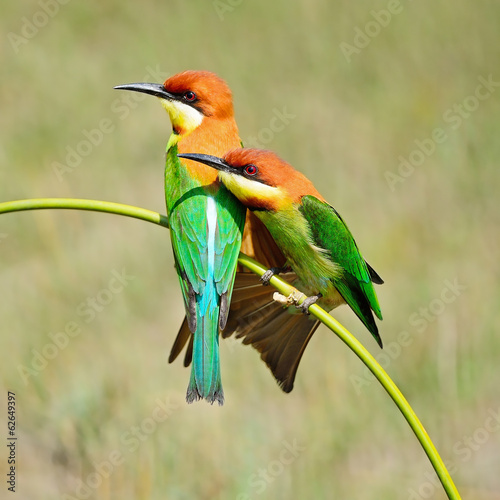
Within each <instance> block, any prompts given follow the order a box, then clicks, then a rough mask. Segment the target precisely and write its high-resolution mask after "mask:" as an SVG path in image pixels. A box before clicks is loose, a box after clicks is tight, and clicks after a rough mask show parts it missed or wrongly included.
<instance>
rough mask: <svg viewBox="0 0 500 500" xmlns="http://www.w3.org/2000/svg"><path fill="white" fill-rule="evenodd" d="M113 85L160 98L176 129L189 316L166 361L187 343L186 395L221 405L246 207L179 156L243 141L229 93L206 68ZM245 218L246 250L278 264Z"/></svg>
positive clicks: (175, 238) (175, 208)
mask: <svg viewBox="0 0 500 500" xmlns="http://www.w3.org/2000/svg"><path fill="white" fill-rule="evenodd" d="M115 88H116V89H120V90H131V91H135V92H143V93H145V94H150V95H153V96H156V97H158V98H159V99H160V102H161V104H162V106H163V107H164V108H165V110H166V111H167V112H168V114H169V116H170V120H171V123H172V129H173V131H172V134H171V136H170V138H169V140H168V143H167V149H166V153H167V154H166V166H165V197H166V205H167V214H168V220H169V224H170V230H171V231H170V234H171V240H172V247H173V253H174V258H175V267H176V270H177V274H178V276H179V281H180V285H181V290H182V295H183V298H184V305H185V310H186V318H185V320H184V322H183V324H182V326H181V329H180V331H179V334H178V336H177V339H176V341H175V343H174V346H173V347H172V352H171V355H170V358H169V361H172V360H173V359H175V357H177V355H178V354H179V352H180V351H181V350H182V348H183V347H184V345H185V344H186V343H187V344H188V348H187V352H186V358H185V362H184V364H185V365H186V366H187V365H189V363H190V362H191V359H193V366H192V369H191V378H190V382H189V386H188V390H187V395H186V400H187V401H188V402H189V403H191V402H193V401H196V400H198V399H201V398H204V399H206V400H208V401H209V402H210V403H213V402H214V401H217V402H218V403H219V404H223V401H224V393H223V390H222V384H221V375H220V363H219V330H223V329H224V327H225V326H226V322H227V318H228V313H229V305H230V302H231V293H232V288H233V283H234V278H235V273H236V266H237V258H238V253H239V251H240V246H241V241H242V233H243V227H244V223H245V213H246V209H245V207H244V206H242V205H241V204H240V203H239V202H238V200H237V199H236V198H235V197H234V195H233V194H232V193H231V192H230V191H228V190H227V189H226V188H225V187H224V185H222V184H221V183H220V182H219V181H218V179H217V173H216V172H215V171H214V170H213V169H212V168H209V167H206V166H204V165H200V164H199V163H197V162H193V161H190V160H184V159H182V160H181V159H179V158H178V157H177V153H183V152H189V151H198V152H201V153H205V154H210V155H216V156H222V155H223V154H225V153H226V152H227V151H229V150H230V149H234V148H238V147H240V146H241V140H240V138H239V134H238V128H237V125H236V121H235V119H234V112H233V102H232V94H231V90H230V89H229V87H228V85H227V84H226V83H225V82H224V81H223V80H222V79H221V78H219V77H218V76H217V75H215V74H213V73H211V72H208V71H184V72H182V73H179V74H176V75H174V76H172V77H170V78H168V79H167V80H166V81H165V82H164V83H163V84H158V83H132V84H126V85H119V86H117V87H115ZM248 217H249V218H248V221H247V226H248V230H247V231H246V233H245V235H244V239H245V241H246V242H247V243H246V245H245V247H246V251H247V252H248V253H249V254H251V255H253V256H255V257H256V258H257V259H259V260H261V261H264V262H266V261H268V262H269V263H270V265H277V263H279V262H280V260H283V256H282V255H281V254H280V252H279V250H278V249H277V247H276V246H275V245H274V243H273V241H272V238H270V236H269V233H268V232H267V230H266V229H265V227H264V226H262V224H260V223H259V221H258V220H256V219H255V218H254V217H252V216H251V215H249V216H248ZM250 231H251V232H250ZM273 252H274V254H273Z"/></svg>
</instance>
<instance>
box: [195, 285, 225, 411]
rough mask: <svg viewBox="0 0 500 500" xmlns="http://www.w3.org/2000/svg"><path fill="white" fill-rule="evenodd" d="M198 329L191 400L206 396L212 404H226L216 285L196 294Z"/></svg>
mask: <svg viewBox="0 0 500 500" xmlns="http://www.w3.org/2000/svg"><path fill="white" fill-rule="evenodd" d="M197 299H198V300H197V307H196V311H197V313H196V331H195V332H194V341H193V364H192V367H191V378H190V381H189V386H188V390H187V395H186V400H187V402H188V403H192V402H193V401H198V400H199V399H206V400H207V401H208V402H209V403H212V404H213V403H214V402H215V401H217V403H219V405H222V404H223V403H224V392H223V390H222V382H221V375H220V361H219V305H220V304H219V302H220V298H219V295H218V293H217V290H216V289H215V286H213V283H212V285H211V286H206V287H205V291H204V294H203V296H198V297H197Z"/></svg>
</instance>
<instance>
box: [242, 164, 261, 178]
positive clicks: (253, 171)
mask: <svg viewBox="0 0 500 500" xmlns="http://www.w3.org/2000/svg"><path fill="white" fill-rule="evenodd" d="M257 172H258V168H257V167H256V166H255V165H252V164H250V165H247V166H246V167H245V174H247V175H255V174H256V173H257Z"/></svg>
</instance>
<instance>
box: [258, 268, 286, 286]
mask: <svg viewBox="0 0 500 500" xmlns="http://www.w3.org/2000/svg"><path fill="white" fill-rule="evenodd" d="M288 269H289V267H288V266H283V267H271V269H268V270H267V271H266V272H265V273H264V274H263V275H262V276H261V277H260V281H262V284H263V285H264V286H267V285H269V281H271V278H272V277H273V276H277V275H278V274H280V273H283V272H285V271H287V270H288Z"/></svg>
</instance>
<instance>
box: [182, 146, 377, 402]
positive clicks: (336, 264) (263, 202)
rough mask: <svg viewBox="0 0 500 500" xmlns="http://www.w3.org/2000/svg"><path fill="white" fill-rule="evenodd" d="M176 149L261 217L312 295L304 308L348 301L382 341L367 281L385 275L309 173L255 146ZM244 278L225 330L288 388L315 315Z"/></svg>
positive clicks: (297, 280) (298, 284)
mask: <svg viewBox="0 0 500 500" xmlns="http://www.w3.org/2000/svg"><path fill="white" fill-rule="evenodd" d="M179 156H180V157H182V158H183V159H190V160H195V161H198V162H200V163H202V164H205V165H208V166H210V167H213V168H214V169H216V170H218V171H219V179H220V180H221V182H222V183H223V184H224V185H225V186H226V187H227V188H228V190H229V191H231V192H232V193H233V194H234V195H235V196H236V197H237V198H238V199H239V200H240V201H241V203H242V204H243V205H244V206H246V207H247V208H248V209H249V210H250V211H252V212H253V213H254V214H255V215H256V216H257V217H258V218H259V219H260V220H261V221H262V222H263V223H264V225H265V226H266V227H267V229H268V230H269V232H270V234H271V236H272V237H273V238H274V241H275V242H276V244H277V245H278V247H279V248H280V249H281V251H282V252H283V255H284V256H285V258H286V264H287V266H289V267H290V268H291V269H292V271H293V272H294V273H295V276H293V275H292V283H293V285H294V286H296V287H297V288H298V289H299V290H300V291H302V292H304V293H305V294H306V295H308V296H309V299H306V301H305V302H304V304H303V306H304V307H303V308H302V309H303V310H304V312H307V309H308V307H309V306H310V305H311V304H312V303H314V302H316V301H318V304H319V305H320V306H322V307H323V308H325V309H326V310H328V311H330V310H332V309H334V308H335V307H337V306H339V305H341V304H344V303H347V304H348V305H349V306H350V307H351V309H352V310H353V311H354V312H355V313H356V315H357V316H358V317H359V319H360V320H361V321H362V322H363V324H364V325H365V326H366V328H367V329H368V330H369V331H370V333H371V334H372V335H373V337H374V338H375V340H376V341H377V342H378V344H379V345H380V347H382V341H381V339H380V336H379V334H378V328H377V325H376V323H375V320H374V317H373V314H372V311H373V312H374V313H375V315H376V316H377V317H378V318H379V319H382V313H381V310H380V306H379V302H378V299H377V295H376V293H375V290H374V287H373V284H372V283H377V284H382V283H383V281H382V279H381V278H380V276H379V275H378V274H377V273H376V272H375V271H374V270H373V269H372V267H371V266H370V265H369V264H368V263H367V262H366V261H365V260H364V259H363V257H362V256H361V254H360V252H359V250H358V247H357V245H356V242H355V241H354V238H353V236H352V234H351V232H350V231H349V229H348V227H347V225H346V224H345V222H344V221H343V220H342V218H341V217H340V215H339V214H338V213H337V211H336V210H335V209H334V208H333V207H332V206H331V205H329V204H328V203H327V202H326V201H325V199H324V198H323V197H322V196H321V194H319V192H318V191H317V190H316V189H315V187H314V186H313V184H312V183H311V181H309V179H307V178H306V177H305V176H304V175H302V174H301V173H300V172H298V171H296V170H295V169H294V168H293V167H292V166H291V165H289V164H288V163H286V162H285V161H283V160H282V159H281V158H279V157H278V156H277V155H276V154H275V153H273V152H271V151H265V150H260V149H243V148H240V149H235V150H232V151H230V152H228V153H226V154H225V155H224V157H223V158H219V157H215V156H211V155H206V154H201V153H194V154H192V153H191V154H189V153H183V154H179ZM273 272H274V271H271V272H268V273H266V274H267V276H266V275H265V279H267V280H269V279H270V277H271V276H272V274H273ZM240 277H241V276H240V275H239V276H238V279H240ZM285 277H286V276H285ZM241 279H242V281H241V282H240V284H239V285H238V284H237V285H236V286H235V297H234V300H233V305H234V307H233V306H232V314H231V316H230V318H229V322H228V327H227V329H226V331H225V332H223V335H224V336H229V335H230V334H232V333H236V336H237V337H244V343H246V344H252V345H253V346H254V347H255V348H256V349H257V350H258V351H259V352H260V353H261V357H262V359H263V360H264V361H265V362H266V364H267V365H268V366H269V368H270V369H271V370H272V372H273V374H274V376H275V377H276V379H277V381H278V383H279V384H280V386H281V388H282V389H283V390H284V391H285V392H290V391H291V390H292V389H293V382H294V379H295V374H296V371H297V368H298V365H299V362H300V359H301V357H302V354H303V352H304V349H305V348H306V346H307V343H308V342H309V340H310V338H311V336H312V334H313V333H314V331H315V330H316V328H317V326H318V324H319V322H317V321H311V320H310V319H309V318H308V316H306V315H302V314H297V311H295V312H296V314H288V312H287V310H285V309H283V307H282V306H281V305H279V304H278V303H276V302H274V303H273V302H272V301H270V300H269V294H268V292H266V291H265V289H264V290H262V289H263V288H264V287H262V286H261V287H260V289H259V286H258V285H257V284H256V283H255V280H254V281H253V282H252V280H251V278H250V277H245V276H244V275H243V276H242V277H241ZM233 312H234V315H233ZM289 312H290V311H289Z"/></svg>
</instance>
